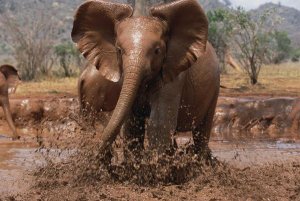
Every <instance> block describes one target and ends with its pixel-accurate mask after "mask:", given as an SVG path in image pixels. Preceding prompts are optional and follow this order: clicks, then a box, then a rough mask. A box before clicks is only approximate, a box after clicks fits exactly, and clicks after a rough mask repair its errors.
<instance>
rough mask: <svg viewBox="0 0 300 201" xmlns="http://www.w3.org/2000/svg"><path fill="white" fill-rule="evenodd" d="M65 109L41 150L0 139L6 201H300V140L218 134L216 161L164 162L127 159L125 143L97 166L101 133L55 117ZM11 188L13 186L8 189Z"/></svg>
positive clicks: (43, 133)
mask: <svg viewBox="0 0 300 201" xmlns="http://www.w3.org/2000/svg"><path fill="white" fill-rule="evenodd" d="M68 101H71V102H72V101H73V100H68ZM68 101H66V103H65V104H66V105H68V106H69V107H70V104H69V103H70V102H68ZM287 102H288V101H287ZM291 103H292V101H291ZM28 104H30V103H28ZM73 104H74V103H73ZM243 104H244V103H241V104H240V106H239V105H238V104H236V105H235V108H242V107H244V105H243ZM288 104H290V103H288ZM59 105H60V106H59ZM61 105H63V104H58V105H57V107H56V108H55V109H53V110H50V109H49V110H48V112H50V111H53V112H52V113H50V114H54V115H53V116H52V117H51V118H52V119H51V118H48V119H47V118H44V119H43V120H42V121H40V120H37V121H40V122H39V125H40V126H39V127H40V129H39V131H38V134H39V135H38V143H39V148H38V150H37V152H33V151H30V152H28V151H26V150H27V149H28V147H27V145H24V144H23V145H14V146H13V147H11V146H6V145H5V143H4V142H3V141H1V140H0V151H1V153H3V154H2V155H1V153H0V157H1V158H0V178H1V182H0V183H1V184H0V187H1V189H2V191H1V192H3V193H0V194H1V195H0V200H1V199H3V200H249V201H250V200H300V141H299V139H300V137H299V135H298V134H293V135H291V134H290V133H287V134H286V133H280V134H273V135H269V134H266V133H265V132H260V135H256V134H253V132H243V133H242V132H240V133H238V132H226V134H225V132H216V133H215V134H213V136H212V139H211V142H210V148H211V149H212V153H213V156H214V157H216V158H213V159H212V160H210V161H205V160H203V159H201V158H199V157H197V156H195V155H193V154H192V153H190V152H189V151H187V152H184V151H178V152H177V153H175V154H173V155H168V154H166V155H160V156H157V155H156V154H155V153H152V152H151V151H145V152H143V153H141V154H140V157H139V158H132V157H128V158H127V157H126V160H125V157H124V151H123V149H124V148H123V143H122V137H120V138H119V139H118V140H117V141H116V143H115V144H114V145H113V148H112V155H113V157H112V163H111V164H110V165H108V166H107V165H104V163H103V161H101V160H99V154H98V152H97V140H96V139H98V138H99V136H98V135H99V134H98V133H95V130H94V128H90V127H86V126H85V124H84V122H82V121H81V120H80V118H79V117H78V116H77V114H76V112H72V110H68V111H66V110H64V111H65V112H63V113H62V114H64V115H59V114H60V113H59V112H55V111H59V110H60V107H62V108H63V106H61ZM247 105H249V103H248V104H247ZM73 106H74V108H76V104H75V105H72V107H71V108H73ZM42 108H45V107H44V105H43V104H42ZM219 108H221V107H219ZM223 108H225V109H226V108H228V107H225V106H224V107H223ZM229 108H231V109H232V108H233V107H232V106H231V107H229ZM250 108H251V107H249V108H248V109H250ZM259 108H260V107H259ZM221 109H222V108H221ZM221 109H219V111H220V110H221ZM74 111H76V110H74ZM284 111H285V110H284ZM65 113H66V114H65ZM43 114H44V113H43ZM228 114H232V112H231V113H230V112H229V113H228ZM281 114H282V113H278V114H277V113H276V114H275V113H274V114H273V116H278V115H281ZM55 115H56V116H55ZM237 115H238V114H237ZM263 115H264V113H263V114H262V116H263ZM258 116H259V115H258ZM258 116H253V117H255V118H259V117H258ZM219 117H220V118H221V117H222V116H219ZM223 117H224V116H223ZM223 117H222V118H223ZM234 117H235V118H237V117H238V116H234ZM217 118H218V116H217ZM225 119H227V117H226V118H225ZM218 120H219V119H216V122H217V121H218ZM262 120H263V119H262ZM226 121H227V120H226ZM239 122H245V124H246V125H247V123H248V121H239ZM275 122H276V121H275ZM224 124H225V123H224ZM236 124H237V123H236ZM241 125H242V124H241ZM217 126H218V124H217ZM96 127H97V128H99V129H101V127H103V126H102V125H96ZM241 127H243V126H241ZM268 127H269V126H268ZM247 131H251V130H249V129H248V130H247ZM189 138H190V135H189V134H183V135H179V136H178V140H179V141H181V142H183V143H184V142H189V141H190V140H189ZM26 141H29V140H27V139H25V142H26ZM35 146H36V145H35ZM18 147H19V148H18ZM30 150H32V148H30ZM18 153H22V154H18ZM24 153H25V154H24ZM21 158H24V161H25V162H24V161H23V160H20V159H21ZM25 158H26V160H25ZM27 158H31V159H32V160H28V159H27ZM22 161H23V162H22ZM8 167H9V168H8ZM7 175H9V176H7ZM2 178H4V180H2ZM5 178H6V179H5ZM9 180H11V181H13V182H11V183H14V184H15V185H13V184H11V183H9V182H8V181H9ZM3 182H5V183H3ZM16 184H17V185H16ZM23 184H24V185H23ZM5 186H14V187H12V188H9V190H5V189H7V187H5ZM20 186H21V187H20Z"/></svg>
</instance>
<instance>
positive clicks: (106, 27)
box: [72, 0, 219, 153]
mask: <svg viewBox="0 0 300 201" xmlns="http://www.w3.org/2000/svg"><path fill="white" fill-rule="evenodd" d="M132 14H133V10H132V8H131V7H130V6H128V5H124V4H116V3H110V2H107V1H100V0H97V1H87V2H85V3H84V4H83V5H81V6H80V7H79V9H78V10H77V13H76V15H75V20H74V25H73V30H72V39H73V41H74V42H75V43H77V46H78V48H79V50H80V51H81V52H82V53H83V55H84V56H85V57H86V58H87V59H88V61H89V62H90V67H89V68H90V69H88V70H86V71H85V72H84V74H83V75H82V76H81V78H80V81H79V94H80V96H81V97H86V98H84V99H83V98H81V104H82V105H86V104H90V105H92V107H94V109H93V110H94V111H96V110H98V111H100V110H103V111H110V110H113V109H114V110H113V114H112V117H111V119H110V121H109V123H108V125H107V126H106V128H105V129H104V131H103V133H102V139H101V140H102V141H101V143H100V145H99V147H100V151H103V152H104V151H105V150H107V148H108V146H109V145H110V144H111V143H112V142H113V141H114V139H115V138H116V136H117V134H118V133H119V131H120V128H121V126H122V125H124V128H125V132H124V133H125V136H126V139H127V141H128V147H129V148H130V149H131V150H134V149H138V150H139V148H143V140H144V134H145V130H146V127H145V123H146V120H145V119H146V118H148V117H149V121H148V125H147V133H148V139H149V145H150V148H154V149H158V150H165V149H167V148H168V147H169V146H171V144H172V139H171V133H175V132H181V131H192V132H193V138H194V144H195V151H196V152H197V153H198V152H200V151H201V149H202V150H203V149H206V148H207V146H208V145H207V144H208V140H209V134H210V130H211V124H212V120H213V115H214V111H215V107H216V102H217V97H218V92H219V69H218V61H217V58H216V55H215V52H214V50H213V48H212V46H211V45H210V44H209V43H208V42H207V32H208V21H207V18H206V16H205V13H204V11H203V10H202V8H201V7H200V6H199V5H198V3H197V1H196V0H179V1H175V2H172V3H169V4H165V5H160V6H155V7H153V8H151V11H150V16H132ZM91 72H92V73H91ZM87 75H88V76H87ZM100 85H101V86H100ZM120 88H121V91H120ZM101 99H102V100H106V99H110V100H109V101H107V103H109V107H106V106H105V105H106V104H105V102H106V101H102V100H101ZM99 100H100V101H99ZM116 102H117V103H116Z"/></svg>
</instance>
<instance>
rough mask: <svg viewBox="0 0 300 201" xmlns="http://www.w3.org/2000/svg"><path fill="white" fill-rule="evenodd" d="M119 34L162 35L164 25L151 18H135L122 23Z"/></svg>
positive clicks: (118, 28) (118, 29) (118, 30)
mask: <svg viewBox="0 0 300 201" xmlns="http://www.w3.org/2000/svg"><path fill="white" fill-rule="evenodd" d="M117 32H118V33H119V34H122V33H124V32H126V33H127V34H128V33H135V32H140V33H147V32H148V33H149V32H151V33H157V34H159V35H161V34H162V33H163V32H164V28H163V23H162V22H160V21H158V20H157V19H155V18H151V17H133V18H127V19H126V20H124V21H122V22H120V24H119V25H118V27H117Z"/></svg>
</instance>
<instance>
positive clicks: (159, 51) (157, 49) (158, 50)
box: [154, 47, 161, 55]
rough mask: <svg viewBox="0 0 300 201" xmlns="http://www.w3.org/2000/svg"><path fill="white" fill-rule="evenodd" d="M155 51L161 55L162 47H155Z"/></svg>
mask: <svg viewBox="0 0 300 201" xmlns="http://www.w3.org/2000/svg"><path fill="white" fill-rule="evenodd" d="M154 53H155V54H156V55H159V54H160V53H161V49H160V48H159V47H157V48H155V50H154Z"/></svg>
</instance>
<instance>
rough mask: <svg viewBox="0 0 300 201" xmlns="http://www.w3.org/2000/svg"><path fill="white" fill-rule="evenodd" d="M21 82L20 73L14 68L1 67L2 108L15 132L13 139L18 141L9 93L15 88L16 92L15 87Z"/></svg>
mask: <svg viewBox="0 0 300 201" xmlns="http://www.w3.org/2000/svg"><path fill="white" fill-rule="evenodd" d="M20 80H21V79H20V77H19V75H18V71H17V70H16V69H15V68H14V67H13V66H10V65H2V66H0V106H1V107H2V108H3V111H4V114H5V117H6V120H7V122H8V125H9V127H10V129H11V130H12V132H13V135H12V138H13V139H18V138H19V136H18V134H17V130H16V127H15V125H14V122H13V119H12V115H11V111H10V105H9V99H8V92H9V89H10V88H13V90H12V91H13V92H14V91H15V85H16V84H18V83H19V82H20Z"/></svg>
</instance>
